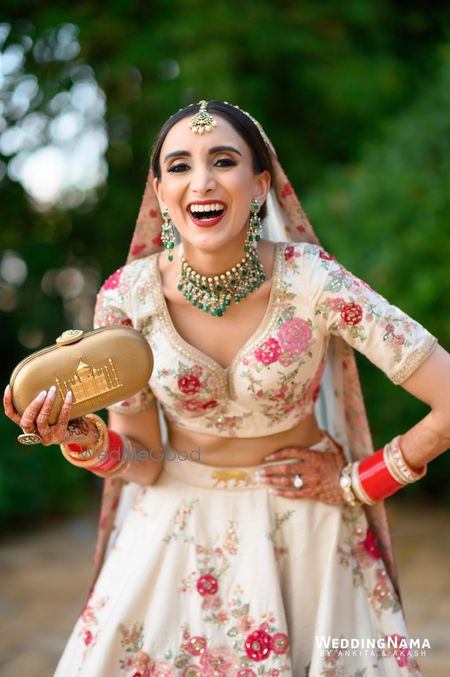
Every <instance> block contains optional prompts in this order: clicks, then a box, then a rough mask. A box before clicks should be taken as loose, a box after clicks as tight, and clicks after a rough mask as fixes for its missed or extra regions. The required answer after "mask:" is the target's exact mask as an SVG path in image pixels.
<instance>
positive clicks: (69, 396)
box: [64, 390, 72, 402]
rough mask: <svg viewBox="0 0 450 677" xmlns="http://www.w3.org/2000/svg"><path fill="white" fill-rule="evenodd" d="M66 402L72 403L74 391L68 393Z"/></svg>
mask: <svg viewBox="0 0 450 677" xmlns="http://www.w3.org/2000/svg"><path fill="white" fill-rule="evenodd" d="M64 401H65V402H72V391H71V390H69V392H68V393H67V395H66V398H65V400H64Z"/></svg>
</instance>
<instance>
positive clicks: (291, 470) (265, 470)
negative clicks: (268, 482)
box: [258, 460, 304, 477]
mask: <svg viewBox="0 0 450 677" xmlns="http://www.w3.org/2000/svg"><path fill="white" fill-rule="evenodd" d="M302 464H303V461H302V460H299V461H298V462H297V463H277V464H276V465H266V466H264V467H262V468H261V469H260V470H259V473H258V474H259V475H260V476H261V477H271V476H272V475H295V473H301V472H303V470H304V466H303V465H302Z"/></svg>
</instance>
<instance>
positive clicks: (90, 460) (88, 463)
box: [59, 444, 98, 470]
mask: <svg viewBox="0 0 450 677" xmlns="http://www.w3.org/2000/svg"><path fill="white" fill-rule="evenodd" d="M59 448H60V449H61V453H62V455H63V456H64V458H65V459H66V461H69V463H71V464H72V465H75V466H76V467H77V468H85V469H86V470H87V469H88V468H92V466H94V465H98V458H97V456H93V451H92V450H91V449H86V451H85V452H82V453H81V454H80V456H81V455H82V456H83V458H85V459H87V460H84V461H82V460H78V459H76V458H74V456H72V450H71V449H69V445H68V444H60V445H59ZM77 453H78V452H77Z"/></svg>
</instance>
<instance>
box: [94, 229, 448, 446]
mask: <svg viewBox="0 0 450 677" xmlns="http://www.w3.org/2000/svg"><path fill="white" fill-rule="evenodd" d="M159 256H160V252H158V253H156V254H152V255H150V256H147V257H145V258H142V259H138V260H136V261H133V262H132V263H130V264H128V265H126V266H124V267H122V268H120V269H119V270H117V271H116V272H115V273H114V274H113V275H111V277H109V278H108V280H106V282H105V283H104V285H103V287H102V288H101V290H100V292H99V294H98V298H97V305H96V312H95V319H94V325H95V326H96V327H99V326H106V325H110V324H128V325H132V326H133V327H134V328H135V329H137V330H138V331H140V332H141V333H142V334H143V335H144V336H145V337H146V339H147V340H148V342H149V344H150V347H151V348H152V351H153V357H154V368H153V372H152V375H151V377H150V381H149V385H148V387H147V388H144V389H143V390H142V391H141V392H139V393H136V395H134V396H133V397H132V398H129V399H128V400H124V401H122V402H119V403H117V404H115V405H112V406H111V407H109V409H110V410H112V411H117V412H120V413H124V414H134V413H137V412H139V411H142V410H144V409H145V408H147V407H148V406H150V405H151V401H152V399H153V396H154V397H156V398H157V400H158V401H159V402H160V404H161V407H162V410H163V413H164V416H165V417H166V419H167V420H168V421H173V422H174V423H176V425H178V426H179V427H183V428H186V429H189V430H191V431H197V432H199V433H207V434H210V435H211V434H213V435H217V436H221V437H260V436H264V435H271V434H274V433H277V432H282V431H285V430H289V429H291V428H293V427H295V426H296V425H297V424H298V423H299V422H300V421H301V420H302V419H303V418H305V417H306V416H307V415H308V414H310V413H311V412H312V411H313V410H314V406H315V403H316V401H317V399H318V396H319V392H320V382H321V378H322V375H323V371H324V368H325V360H326V353H327V347H328V342H329V337H330V335H340V336H342V338H343V339H344V340H345V341H346V342H347V343H348V344H349V345H351V346H352V347H354V348H356V349H357V350H359V351H360V352H362V353H363V354H364V355H366V357H368V359H369V360H371V361H372V362H373V363H374V364H375V365H376V366H377V367H379V368H380V369H381V370H382V371H383V372H384V373H385V374H386V376H388V378H389V379H390V380H391V381H392V382H393V383H396V384H399V383H402V382H403V381H404V380H405V379H406V378H408V376H409V375H410V374H411V373H413V371H415V369H417V367H418V366H419V365H420V364H421V363H422V362H423V361H424V360H425V359H426V357H427V356H428V355H429V354H430V353H431V351H432V350H433V349H434V347H435V345H436V344H437V339H436V338H435V337H434V336H433V335H432V334H430V332H428V331H427V330H426V329H425V328H424V327H423V326H422V325H421V324H419V323H418V322H417V321H415V320H413V319H412V318H411V317H409V316H408V315H407V314H406V313H404V312H403V311H401V310H400V309H399V308H397V307H396V306H393V305H391V304H390V303H389V302H388V301H387V300H386V299H385V298H384V297H383V296H381V295H380V294H378V293H377V292H375V291H374V290H373V289H372V288H371V287H370V286H369V285H368V284H367V283H366V282H364V281H363V280H361V279H359V278H357V277H356V276H354V275H353V274H352V273H350V272H349V271H348V270H346V269H345V268H344V267H343V266H342V265H341V264H339V263H338V262H337V261H336V260H335V258H334V257H332V256H331V255H330V254H328V253H327V252H325V251H324V250H323V249H322V248H321V247H319V246H317V245H313V244H308V243H295V244H292V243H284V242H279V243H277V244H276V247H275V259H274V266H273V273H272V287H271V291H270V297H269V302H268V306H267V309H266V313H265V315H264V318H263V320H262V322H261V323H260V325H259V327H258V328H257V329H256V331H255V332H254V333H253V335H252V336H251V337H250V338H249V339H248V340H247V341H245V343H244V345H243V346H242V347H241V348H240V349H239V350H238V351H237V353H236V355H235V356H234V358H233V360H232V362H231V364H230V365H229V366H228V367H227V368H224V367H222V365H220V364H219V363H218V362H217V361H216V360H214V359H213V358H212V357H210V356H208V355H206V354H205V353H204V352H202V351H201V350H199V349H198V348H195V347H194V346H192V345H191V344H189V343H188V342H187V341H186V340H185V339H183V337H182V336H181V335H180V334H179V333H178V331H177V330H176V328H175V326H174V324H173V322H172V319H171V317H170V313H169V310H168V307H167V303H166V299H165V297H164V293H163V288H162V280H161V275H160V271H159V267H158V258H159ZM242 307H243V308H245V301H243V302H242ZM199 312H200V311H199ZM217 322H220V318H217Z"/></svg>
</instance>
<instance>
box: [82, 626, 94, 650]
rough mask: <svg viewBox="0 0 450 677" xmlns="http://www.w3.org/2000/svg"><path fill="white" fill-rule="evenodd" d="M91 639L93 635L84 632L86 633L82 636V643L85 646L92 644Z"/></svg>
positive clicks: (87, 631) (89, 632) (88, 631)
mask: <svg viewBox="0 0 450 677" xmlns="http://www.w3.org/2000/svg"><path fill="white" fill-rule="evenodd" d="M92 639H93V634H92V632H91V631H90V630H86V632H85V633H84V635H83V641H84V643H85V645H86V646H89V644H90V643H91V642H92Z"/></svg>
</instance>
